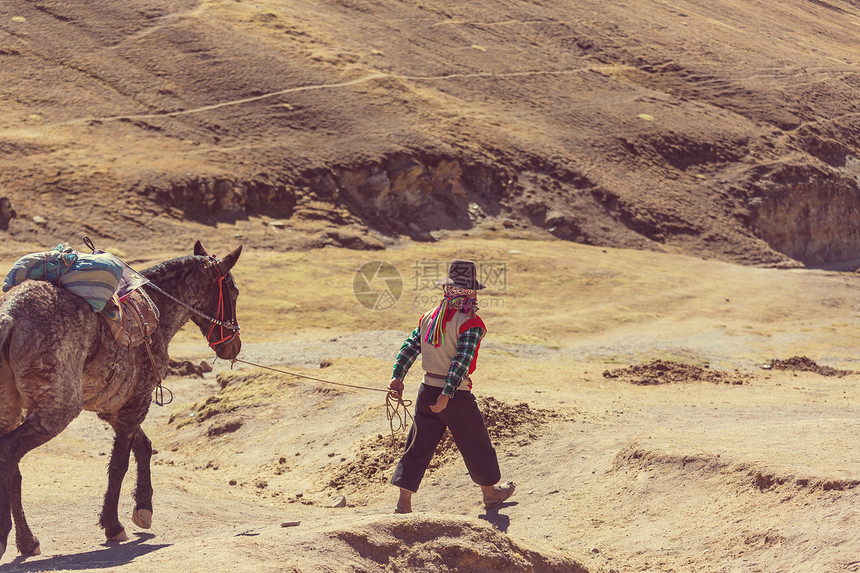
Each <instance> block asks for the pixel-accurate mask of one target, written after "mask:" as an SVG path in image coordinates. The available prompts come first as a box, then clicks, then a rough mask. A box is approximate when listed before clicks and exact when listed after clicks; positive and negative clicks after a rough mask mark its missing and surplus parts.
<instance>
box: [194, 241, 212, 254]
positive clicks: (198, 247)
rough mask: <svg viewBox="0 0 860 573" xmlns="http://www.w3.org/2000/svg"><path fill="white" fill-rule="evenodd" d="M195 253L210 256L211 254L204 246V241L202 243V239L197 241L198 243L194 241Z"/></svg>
mask: <svg viewBox="0 0 860 573" xmlns="http://www.w3.org/2000/svg"><path fill="white" fill-rule="evenodd" d="M194 254H195V255H197V256H199V257H208V256H209V253H208V252H206V249H205V248H203V243H201V242H200V241H197V242H196V243H194Z"/></svg>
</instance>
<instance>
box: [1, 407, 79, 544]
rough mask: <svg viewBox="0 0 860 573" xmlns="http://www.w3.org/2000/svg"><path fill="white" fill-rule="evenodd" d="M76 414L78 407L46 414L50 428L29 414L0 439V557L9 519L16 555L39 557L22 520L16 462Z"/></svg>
mask: <svg viewBox="0 0 860 573" xmlns="http://www.w3.org/2000/svg"><path fill="white" fill-rule="evenodd" d="M80 411H81V410H80V407H77V408H75V407H71V408H66V409H65V410H62V411H57V410H53V411H51V412H50V414H51V416H50V424H45V423H44V422H43V419H42V416H41V415H40V414H39V413H32V414H30V415H28V416H27V418H26V419H25V420H24V422H23V423H22V424H21V425H20V426H18V427H17V428H15V429H14V430H12V431H11V432H9V433H7V434H4V435H3V436H2V437H0V556H2V555H3V553H5V552H6V543H7V540H8V538H9V532H10V531H11V530H12V516H13V515H14V517H15V527H16V530H15V542H16V545H17V547H18V551H20V552H21V554H22V555H37V554H38V553H39V551H40V549H39V540H38V539H37V538H36V536H35V535H33V532H32V531H30V527H29V526H28V525H27V520H26V519H25V517H24V508H23V505H22V504H21V472H20V470H19V468H18V462H19V461H21V458H23V457H24V454H26V453H27V452H29V451H30V450H32V449H34V448H37V447H38V446H41V445H42V444H44V443H45V442H47V441H48V440H50V439H51V438H53V437H55V436H57V435H58V434H59V433H60V432H62V431H63V430H64V429H65V428H66V426H68V425H69V423H70V422H71V421H72V420H74V419H75V417H76V416H77V415H78V414H79V413H80Z"/></svg>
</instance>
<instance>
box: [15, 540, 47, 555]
mask: <svg viewBox="0 0 860 573" xmlns="http://www.w3.org/2000/svg"><path fill="white" fill-rule="evenodd" d="M18 551H20V552H21V555H23V556H24V557H32V556H33V555H41V554H42V546H41V545H40V544H39V539H38V538H37V537H36V536H35V535H34V536H33V543H32V544H30V547H29V548H26V547H23V548H22V547H21V546H20V545H19V546H18Z"/></svg>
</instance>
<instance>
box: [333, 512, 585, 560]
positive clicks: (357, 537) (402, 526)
mask: <svg viewBox="0 0 860 573" xmlns="http://www.w3.org/2000/svg"><path fill="white" fill-rule="evenodd" d="M322 536H323V537H324V538H326V539H327V542H326V543H322V544H320V545H319V546H321V547H322V546H325V547H327V550H329V549H328V548H329V547H330V546H332V545H334V546H338V545H340V546H342V547H341V548H340V549H339V554H340V555H341V556H342V557H347V556H349V557H351V558H352V559H350V560H351V561H353V560H354V561H353V569H352V570H354V571H359V570H360V571H416V572H423V571H426V572H437V571H469V572H471V573H481V572H486V573H491V572H492V573H507V572H511V573H513V572H518V573H519V572H525V571H530V572H533V573H587V572H588V570H587V569H586V568H585V567H584V566H583V565H582V564H580V563H579V562H577V561H575V560H573V559H571V558H570V557H567V556H564V555H559V554H555V555H554V554H551V553H545V552H543V551H536V550H533V549H528V548H525V547H523V546H521V545H519V544H518V543H517V542H515V541H513V540H512V539H511V538H510V537H508V536H507V535H505V534H504V533H502V532H500V531H499V530H498V529H496V528H495V527H493V526H492V525H490V524H489V523H486V522H484V521H480V520H477V519H474V518H457V517H450V516H441V515H431V516H416V515H410V516H408V517H405V518H401V517H377V518H373V519H372V520H368V521H367V522H366V523H363V524H359V525H356V526H353V527H351V528H349V529H344V530H333V531H328V532H325V533H323V534H322ZM358 562H360V563H361V567H356V566H355V565H357V563H358Z"/></svg>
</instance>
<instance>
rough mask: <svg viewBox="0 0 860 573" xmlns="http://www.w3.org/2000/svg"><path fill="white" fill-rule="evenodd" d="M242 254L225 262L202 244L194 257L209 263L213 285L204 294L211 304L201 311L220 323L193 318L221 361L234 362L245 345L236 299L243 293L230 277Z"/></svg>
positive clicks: (238, 250) (233, 256)
mask: <svg viewBox="0 0 860 573" xmlns="http://www.w3.org/2000/svg"><path fill="white" fill-rule="evenodd" d="M241 253H242V247H241V246H240V247H239V248H237V249H236V250H235V251H233V252H231V253H230V254H228V255H227V256H226V257H224V258H223V259H218V258H217V257H215V256H214V255H210V254H209V253H208V252H207V251H206V249H205V248H203V245H202V244H200V241H197V242H196V243H195V244H194V254H195V255H197V256H200V257H206V259H207V260H206V266H205V268H204V272H205V273H206V274H207V277H208V278H207V281H206V282H207V283H208V284H210V285H211V286H209V287H207V288H208V289H209V292H207V293H204V298H205V300H206V301H207V303H206V308H205V309H201V310H203V312H205V313H206V314H207V315H208V316H209V317H211V318H214V319H216V320H217V322H212V321H211V320H208V319H207V318H203V317H198V316H192V320H193V321H194V323H195V324H196V325H197V327H198V328H199V329H200V332H202V333H203V335H204V336H205V337H206V340H207V342H209V346H210V347H211V348H212V350H214V351H215V354H216V355H217V356H218V358H223V359H224V360H233V359H234V358H236V356H238V355H239V350H240V349H241V348H242V341H241V340H239V321H238V319H237V318H236V299H237V298H238V297H239V289H237V288H236V283H235V282H234V281H233V275H232V274H230V270H231V269H232V268H233V266H234V265H235V264H236V261H237V260H238V259H239V255H240V254H241Z"/></svg>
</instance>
